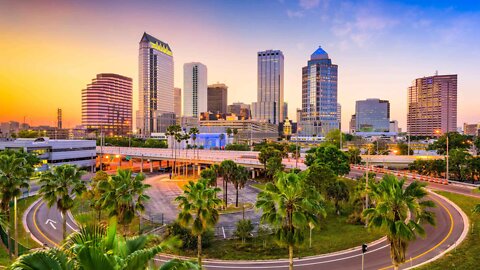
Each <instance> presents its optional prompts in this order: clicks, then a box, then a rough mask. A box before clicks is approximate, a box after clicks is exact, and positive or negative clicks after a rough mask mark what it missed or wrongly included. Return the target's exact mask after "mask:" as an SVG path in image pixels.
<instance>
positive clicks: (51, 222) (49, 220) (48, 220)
mask: <svg viewBox="0 0 480 270" xmlns="http://www.w3.org/2000/svg"><path fill="white" fill-rule="evenodd" d="M56 223H57V222H56V221H55V220H52V219H47V221H46V222H45V225H47V224H50V226H52V228H53V229H54V230H56V229H57V227H55V225H53V224H56Z"/></svg>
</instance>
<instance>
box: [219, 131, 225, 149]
mask: <svg viewBox="0 0 480 270" xmlns="http://www.w3.org/2000/svg"><path fill="white" fill-rule="evenodd" d="M218 139H219V140H220V149H222V141H223V140H225V134H223V133H220V135H218Z"/></svg>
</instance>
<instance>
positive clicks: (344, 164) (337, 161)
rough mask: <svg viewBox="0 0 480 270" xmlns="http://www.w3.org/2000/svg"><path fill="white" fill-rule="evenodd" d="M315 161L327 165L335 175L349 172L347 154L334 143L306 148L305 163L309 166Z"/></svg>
mask: <svg viewBox="0 0 480 270" xmlns="http://www.w3.org/2000/svg"><path fill="white" fill-rule="evenodd" d="M315 162H317V163H321V164H325V165H327V166H328V167H330V168H331V169H332V170H333V171H334V172H335V174H337V175H344V174H348V173H349V172H350V165H349V160H348V155H347V154H346V153H344V152H343V151H340V150H339V149H338V148H337V147H335V146H334V145H322V146H319V147H313V148H311V149H310V150H308V152H307V156H306V157H305V164H306V165H307V166H311V165H312V164H314V163H315Z"/></svg>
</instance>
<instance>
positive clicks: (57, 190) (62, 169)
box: [39, 164, 86, 239]
mask: <svg viewBox="0 0 480 270" xmlns="http://www.w3.org/2000/svg"><path fill="white" fill-rule="evenodd" d="M84 173H85V171H81V170H79V169H78V168H77V166H75V165H70V164H65V165H60V166H58V167H55V168H53V170H51V171H49V172H47V173H45V174H43V175H42V176H41V177H40V184H41V187H40V190H39V194H40V195H41V196H42V198H43V200H45V202H46V203H47V206H48V207H52V206H53V205H56V206H57V209H58V210H59V211H60V212H61V213H62V215H63V219H62V229H63V239H66V237H67V212H68V211H69V210H70V209H71V208H72V207H73V205H74V202H73V199H74V197H75V196H81V195H82V193H83V192H85V191H86V188H85V184H84V183H83V182H82V179H81V178H82V175H83V174H84Z"/></svg>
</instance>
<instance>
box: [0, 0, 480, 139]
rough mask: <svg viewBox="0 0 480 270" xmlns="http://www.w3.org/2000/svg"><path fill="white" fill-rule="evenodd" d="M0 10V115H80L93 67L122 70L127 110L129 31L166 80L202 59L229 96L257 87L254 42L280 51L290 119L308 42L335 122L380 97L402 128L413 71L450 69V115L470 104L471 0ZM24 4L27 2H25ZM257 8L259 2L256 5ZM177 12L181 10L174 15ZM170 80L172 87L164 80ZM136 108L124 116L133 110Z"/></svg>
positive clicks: (12, 6) (132, 44) (251, 96)
mask: <svg viewBox="0 0 480 270" xmlns="http://www.w3.org/2000/svg"><path fill="white" fill-rule="evenodd" d="M0 4H1V5H2V6H3V7H5V8H2V9H1V10H0V37H1V39H2V41H6V42H2V43H1V44H0V97H1V99H0V122H6V121H17V122H19V123H23V119H24V117H26V122H27V123H29V124H30V125H32V126H39V125H49V126H56V111H57V108H62V111H63V125H64V127H66V128H72V127H74V126H77V125H81V90H82V89H84V88H85V87H86V86H87V84H89V83H90V82H91V80H92V79H93V78H95V77H96V75H97V74H99V73H115V74H119V75H122V76H126V77H129V78H132V79H133V92H134V98H133V111H134V114H133V115H135V111H136V110H137V109H138V42H139V41H140V38H141V36H142V34H143V33H144V32H147V33H148V34H150V35H152V36H154V37H156V38H158V39H160V40H162V41H164V42H166V43H168V44H169V45H170V47H171V50H172V52H173V57H174V63H175V69H174V70H175V76H174V77H175V87H179V88H181V89H182V92H183V72H182V68H183V64H184V63H188V62H201V63H203V64H205V65H206V66H207V68H208V84H215V83H224V84H226V85H227V86H228V88H229V92H228V104H232V103H234V102H243V103H247V104H251V103H252V102H254V101H255V100H256V96H257V87H256V85H257V78H256V75H257V64H256V60H257V59H256V56H257V52H258V51H263V50H265V49H275V50H281V51H282V52H283V54H284V56H285V86H284V88H285V99H284V101H285V102H287V103H288V106H289V108H288V111H289V114H288V116H289V119H291V120H294V119H296V109H297V108H300V107H301V69H302V67H303V66H305V65H306V64H307V61H308V59H309V58H310V54H312V53H313V52H314V51H315V49H316V48H318V46H319V45H321V47H322V48H323V49H324V50H325V51H326V52H327V53H328V54H329V57H330V58H331V59H332V62H333V63H334V64H337V65H338V69H339V77H338V78H339V79H338V81H339V87H338V96H339V100H338V101H339V103H340V104H341V106H342V131H347V130H348V124H349V121H350V117H351V115H352V114H354V113H355V101H356V100H365V99H369V98H378V99H383V100H389V101H390V104H391V119H390V120H397V121H398V123H399V127H401V128H402V131H405V130H406V115H407V88H408V87H409V86H410V85H411V82H412V81H413V80H415V79H416V78H422V77H427V76H433V75H434V74H435V72H436V71H437V70H438V73H439V75H446V74H457V75H458V121H457V127H462V126H463V123H478V122H480V116H479V112H480V110H479V109H478V108H477V100H478V99H479V97H480V94H479V92H478V85H479V80H480V79H479V78H478V67H477V65H478V63H479V62H480V48H479V47H478V46H475V44H478V41H479V39H480V28H478V27H477V26H478V25H480V4H479V3H473V4H472V3H469V2H468V1H457V2H455V4H450V3H444V2H442V1H440V2H439V1H407V2H404V3H397V2H392V1H359V2H355V3H351V2H343V1H340V2H335V3H334V2H332V1H319V0H300V1H261V2H248V1H247V2H243V1H239V2H224V1H204V2H202V3H199V2H196V1H181V2H168V1H158V2H153V1H139V2H117V1H102V2H96V1H82V2H75V1H47V0H44V1H22V2H18V1H5V0H0ZM32 7H34V8H32ZM265 11H268V12H265ZM182 18H189V20H183V19H182ZM172 91H173V89H172ZM134 118H135V117H134Z"/></svg>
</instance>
